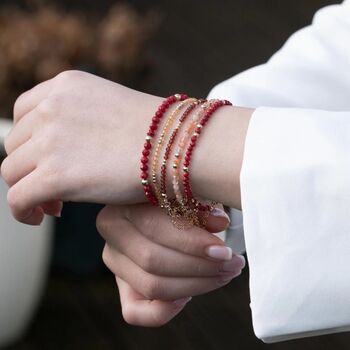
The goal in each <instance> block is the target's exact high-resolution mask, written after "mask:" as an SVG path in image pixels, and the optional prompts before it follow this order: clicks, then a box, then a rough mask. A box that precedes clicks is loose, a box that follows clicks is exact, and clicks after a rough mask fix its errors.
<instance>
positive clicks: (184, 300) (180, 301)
mask: <svg viewBox="0 0 350 350" xmlns="http://www.w3.org/2000/svg"><path fill="white" fill-rule="evenodd" d="M191 299H192V297H186V298H181V299H177V300H174V301H173V303H174V304H175V305H176V306H182V305H185V304H187V303H188V302H189V301H190V300H191Z"/></svg>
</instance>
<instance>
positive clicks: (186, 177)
mask: <svg viewBox="0 0 350 350" xmlns="http://www.w3.org/2000/svg"><path fill="white" fill-rule="evenodd" d="M227 105H232V103H231V102H230V101H227V100H216V101H215V102H214V103H213V105H211V106H210V108H209V109H208V110H207V111H206V112H205V114H204V115H203V117H202V118H201V120H200V122H199V123H198V124H197V127H196V129H195V131H194V133H193V134H192V137H191V141H190V144H189V146H188V148H187V151H186V156H185V161H184V163H183V168H182V170H183V187H184V193H185V201H186V203H192V204H194V205H196V206H198V207H199V209H200V210H202V209H203V210H205V209H206V208H204V207H202V206H201V204H200V203H199V202H198V201H197V200H196V199H195V198H194V197H193V193H192V189H191V187H190V171H189V168H190V163H191V156H192V153H193V149H194V147H195V146H196V143H197V140H198V138H199V135H200V134H201V132H202V129H203V127H204V126H205V125H206V124H207V122H208V120H209V119H210V117H211V116H212V115H213V113H214V112H215V111H216V110H217V109H218V108H220V107H222V106H227Z"/></svg>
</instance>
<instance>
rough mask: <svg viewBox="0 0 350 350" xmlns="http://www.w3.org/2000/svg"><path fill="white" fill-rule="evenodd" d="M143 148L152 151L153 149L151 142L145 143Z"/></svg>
mask: <svg viewBox="0 0 350 350" xmlns="http://www.w3.org/2000/svg"><path fill="white" fill-rule="evenodd" d="M143 146H144V147H145V149H150V148H151V147H152V145H151V144H150V143H149V142H145V144H144V145H143Z"/></svg>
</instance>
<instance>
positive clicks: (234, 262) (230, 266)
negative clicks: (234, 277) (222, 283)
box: [221, 255, 245, 272]
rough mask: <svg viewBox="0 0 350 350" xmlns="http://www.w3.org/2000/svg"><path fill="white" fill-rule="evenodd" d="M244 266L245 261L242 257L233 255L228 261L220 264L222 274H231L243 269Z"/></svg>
mask: <svg viewBox="0 0 350 350" xmlns="http://www.w3.org/2000/svg"><path fill="white" fill-rule="evenodd" d="M244 266H245V259H244V256H243V255H233V257H232V259H231V260H230V261H225V262H224V263H223V264H222V267H221V271H222V272H231V271H232V272H233V271H237V270H238V269H240V270H241V269H243V267H244Z"/></svg>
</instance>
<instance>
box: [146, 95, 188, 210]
mask: <svg viewBox="0 0 350 350" xmlns="http://www.w3.org/2000/svg"><path fill="white" fill-rule="evenodd" d="M187 98H188V96H187V95H185V94H175V95H172V96H169V97H167V98H166V99H165V100H164V101H163V102H162V104H161V105H160V106H159V107H158V110H157V111H156V112H155V114H154V116H153V118H152V123H151V125H150V127H149V130H148V132H147V136H146V142H145V144H144V147H143V151H142V157H141V175H140V177H141V179H142V180H141V184H142V186H143V190H144V192H145V195H146V197H147V199H148V201H149V202H150V203H151V204H152V205H154V206H156V205H157V203H158V200H157V197H156V196H155V194H154V192H153V190H152V187H151V185H150V183H149V182H148V156H149V154H150V152H151V149H152V143H151V140H152V137H153V136H154V135H155V133H156V131H157V129H158V124H159V122H160V121H161V119H162V118H163V116H164V114H165V112H166V111H167V110H168V108H169V107H170V106H171V105H172V104H173V103H175V102H176V101H183V100H185V99H187Z"/></svg>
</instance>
